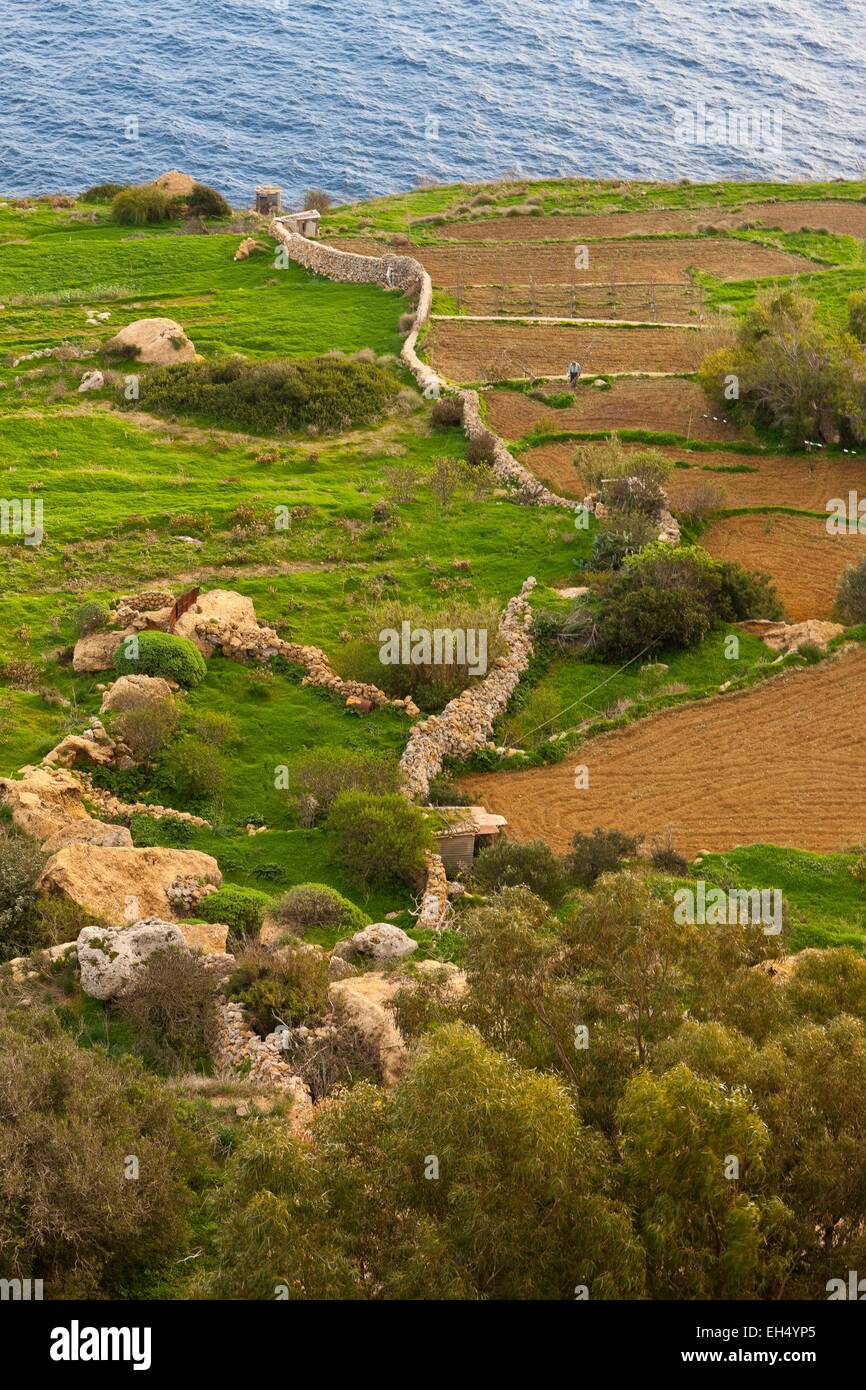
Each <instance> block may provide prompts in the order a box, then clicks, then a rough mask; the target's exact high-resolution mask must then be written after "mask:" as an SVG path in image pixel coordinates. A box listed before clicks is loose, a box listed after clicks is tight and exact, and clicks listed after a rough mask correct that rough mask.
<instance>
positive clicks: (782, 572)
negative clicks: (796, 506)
mask: <svg viewBox="0 0 866 1390" xmlns="http://www.w3.org/2000/svg"><path fill="white" fill-rule="evenodd" d="M701 545H703V546H704V547H705V548H706V549H707V550H708V551H709V552H710V554H711V555H715V556H717V557H718V558H719V559H724V560H739V562H740V564H743V565H745V566H746V567H747V569H760V570H764V571H766V573H767V574H769V575H770V576H771V577H772V579H773V580H774V581H775V584H776V587H777V589H778V591H779V597H780V598H781V600H782V602H783V604H784V605H785V610H786V612H787V615H788V617H789V619H790V620H791V621H792V622H803V621H804V620H805V619H806V618H827V617H829V615H830V610H831V609H832V607H833V602H834V599H835V596H836V584H837V582H838V580H839V576H840V574H841V573H842V571H843V569H844V568H845V566H846V565H850V564H854V563H855V562H856V561H857V560H861V559H863V557H864V556H866V536H861V535H853V536H851V535H846V536H835V535H828V533H827V527H826V524H825V522H824V521H823V520H820V519H818V518H817V517H806V516H803V517H800V516H786V515H779V514H773V513H769V514H766V515H762V514H760V513H759V514H755V515H745V516H731V517H723V518H722V519H721V520H719V521H715V522H713V523H712V525H710V526H708V527H707V529H706V531H704V533H703V535H702V536H701Z"/></svg>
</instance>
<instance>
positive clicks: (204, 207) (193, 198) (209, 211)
mask: <svg viewBox="0 0 866 1390" xmlns="http://www.w3.org/2000/svg"><path fill="white" fill-rule="evenodd" d="M183 201H184V203H185V204H186V207H187V210H188V211H189V212H191V213H192V215H193V216H194V217H230V216H231V211H232V210H231V208H230V207H229V205H228V203H227V202H226V200H225V198H224V197H223V195H222V194H221V193H217V191H216V189H215V188H211V187H210V185H209V184H206V183H194V184H193V186H192V192H191V193H190V194H189V196H188V197H186V198H184V200H183Z"/></svg>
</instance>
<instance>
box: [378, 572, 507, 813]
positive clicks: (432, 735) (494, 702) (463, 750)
mask: <svg viewBox="0 0 866 1390" xmlns="http://www.w3.org/2000/svg"><path fill="white" fill-rule="evenodd" d="M534 588H535V580H534V579H533V578H531V577H530V578H529V579H527V580H526V581H525V582H524V584H523V586H522V588H521V590H520V593H519V594H517V595H516V596H515V597H514V598H511V599H509V600H508V603H507V605H506V607H505V611H504V613H503V615H502V618H501V620H500V623H499V632H500V635H501V637H502V638H503V640H504V642H505V646H506V651H507V655H505V656H500V657H497V658H496V660H495V661H494V663H493V667H492V669H491V670H490V671H488V673H487V675H486V676H485V677H484V679H483V680H482V681H479V682H478V684H477V685H474V686H470V687H469V689H468V690H464V691H462V692H461V694H459V695H457V696H456V697H455V699H453V700H449V702H448V704H447V705H446V706H445V708H444V709H443V711H442V713H441V714H434V715H432V716H431V717H430V718H429V719H423V720H421V722H420V723H418V724H415V725H413V728H412V733H411V735H410V736H409V742H408V743H407V745H406V748H405V750H404V753H403V756H402V758H401V759H400V771H401V774H402V779H403V786H404V788H405V790H406V792H407V794H408V795H409V796H411V797H412V798H413V800H416V801H423V800H424V799H425V798H426V796H427V793H428V791H429V789H430V783H431V781H432V779H433V778H434V777H435V776H436V775H437V773H439V772H440V771H441V769H442V764H443V762H444V761H445V759H446V758H457V759H459V760H460V761H461V762H462V761H464V760H465V759H466V758H468V757H470V756H471V755H472V754H473V753H474V752H476V751H477V750H478V749H479V748H484V747H485V746H486V745H487V744H488V743H489V742H490V739H491V736H492V734H493V725H494V723H495V721H496V719H497V718H498V717H499V715H500V714H502V713H503V712H504V710H505V709H506V708H507V706H508V702H509V700H510V699H511V696H512V695H513V694H514V691H515V689H516V688H517V685H518V683H519V681H520V678H521V676H522V675H523V672H524V671H525V670H526V668H527V666H528V665H529V658H530V655H531V653H532V635H531V629H530V621H531V617H532V610H531V609H530V606H529V599H528V595H529V594H530V593H531V592H532V590H533V589H534Z"/></svg>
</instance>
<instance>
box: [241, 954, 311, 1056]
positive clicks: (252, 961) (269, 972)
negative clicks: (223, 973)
mask: <svg viewBox="0 0 866 1390" xmlns="http://www.w3.org/2000/svg"><path fill="white" fill-rule="evenodd" d="M226 993H227V994H228V996H229V997H230V998H231V999H237V1000H238V1001H239V1002H240V1003H241V1004H243V1005H244V1007H245V1008H246V1009H247V1012H248V1014H249V1020H250V1024H251V1026H252V1027H253V1028H254V1029H255V1030H256V1032H257V1033H258V1034H259V1035H260V1037H263V1038H264V1037H267V1035H268V1033H272V1032H273V1031H274V1029H275V1028H276V1026H277V1024H278V1023H284V1024H286V1026H287V1027H289V1028H291V1027H293V1026H294V1025H296V1024H299V1023H316V1022H318V1020H319V1019H320V1018H322V1017H323V1015H324V1014H325V1013H327V1011H328V957H327V956H326V955H325V953H324V951H317V950H315V949H314V948H312V947H308V946H301V945H299V946H298V947H297V948H294V949H293V948H292V947H289V946H284V947H283V948H282V949H281V950H280V951H278V952H275V953H272V952H270V951H267V950H265V949H264V947H261V946H250V947H247V949H246V950H245V951H243V952H242V953H241V954H239V955H238V956H237V959H236V961H235V969H234V970H233V972H232V974H231V975H230V977H229V980H228V983H227V985H226Z"/></svg>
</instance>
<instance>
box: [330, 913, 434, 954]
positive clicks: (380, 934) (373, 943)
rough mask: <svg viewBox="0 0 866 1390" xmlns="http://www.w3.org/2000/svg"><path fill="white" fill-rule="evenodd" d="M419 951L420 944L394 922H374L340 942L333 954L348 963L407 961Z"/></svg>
mask: <svg viewBox="0 0 866 1390" xmlns="http://www.w3.org/2000/svg"><path fill="white" fill-rule="evenodd" d="M417 950H418V942H417V941H413V940H412V938H411V936H407V934H406V932H404V931H403V929H402V927H395V926H394V925H393V923H392V922H373V923H372V924H371V925H370V926H369V927H364V929H363V931H359V932H355V935H354V936H350V937H349V938H347V940H345V941H338V942H337V944H336V946H335V947H334V951H333V954H334V955H335V956H338V957H340V958H341V959H343V960H348V961H361V962H363V961H380V962H388V961H398V960H405V959H406V957H407V956H411V955H412V953H413V952H414V951H417Z"/></svg>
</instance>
